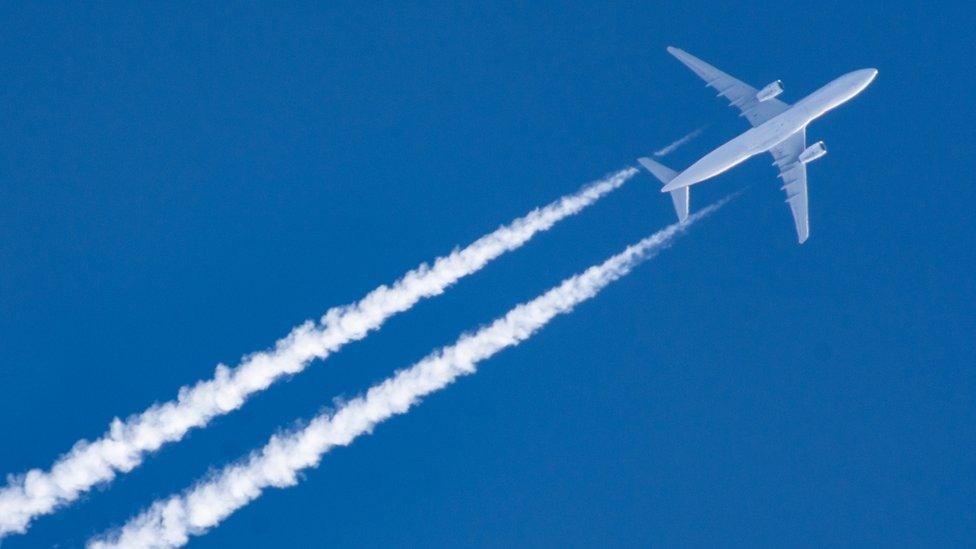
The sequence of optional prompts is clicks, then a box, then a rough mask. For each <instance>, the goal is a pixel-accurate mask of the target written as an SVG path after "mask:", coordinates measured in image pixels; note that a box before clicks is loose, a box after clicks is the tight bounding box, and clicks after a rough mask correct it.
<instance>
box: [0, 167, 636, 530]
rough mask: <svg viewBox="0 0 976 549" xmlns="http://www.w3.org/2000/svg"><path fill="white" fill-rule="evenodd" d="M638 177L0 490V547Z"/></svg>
mask: <svg viewBox="0 0 976 549" xmlns="http://www.w3.org/2000/svg"><path fill="white" fill-rule="evenodd" d="M636 173H637V170H636V169H634V168H627V169H624V170H621V171H619V172H617V173H615V174H612V175H609V176H607V177H606V178H605V179H603V180H600V181H597V182H594V183H591V184H589V185H586V186H584V187H583V188H582V189H580V190H579V191H578V192H576V193H575V194H571V195H567V196H564V197H562V198H560V199H559V200H557V201H555V202H553V203H551V204H549V205H547V206H545V207H542V208H538V209H535V210H533V211H532V212H530V213H528V214H527V215H525V216H524V217H521V218H519V219H516V220H515V221H513V222H511V223H510V224H508V225H504V226H502V227H500V228H498V229H497V230H495V231H494V232H492V233H490V234H488V235H486V236H483V237H481V238H480V239H478V240H477V241H475V242H474V243H472V244H470V245H469V246H468V247H466V248H464V249H462V250H457V249H455V250H454V251H453V252H452V253H451V254H449V255H447V256H443V257H439V258H437V260H436V261H434V263H433V266H428V265H427V264H426V263H424V264H421V265H420V266H419V267H417V268H416V269H414V270H412V271H410V272H408V273H407V274H405V275H404V276H403V277H402V278H401V279H400V280H398V281H396V282H395V283H394V284H393V285H392V286H385V285H383V286H380V287H378V288H376V289H375V290H373V291H372V292H370V293H369V294H367V295H366V296H365V297H364V298H363V299H361V300H360V301H358V302H356V303H353V304H351V305H345V306H341V307H335V308H333V309H331V310H329V311H328V312H327V313H326V314H325V315H324V316H323V317H322V318H321V319H320V322H319V323H318V324H316V323H314V322H312V321H306V322H305V323H303V324H301V325H300V326H298V327H296V328H294V329H293V330H292V331H291V333H290V334H288V335H287V336H286V337H285V338H283V339H281V340H279V341H278V342H277V343H276V344H275V346H274V348H273V349H270V350H267V351H262V352H259V353H256V354H252V355H249V356H245V357H244V358H243V359H242V361H241V364H240V365H238V366H237V367H235V368H228V367H227V366H224V365H223V364H221V365H219V366H217V369H216V371H215V373H214V377H213V378H211V379H208V380H203V381H199V382H197V383H196V384H195V385H193V386H185V387H182V388H181V389H180V391H179V395H178V397H177V398H176V399H175V400H171V401H169V402H166V403H164V404H155V405H153V406H151V407H150V408H148V409H146V410H145V411H143V412H141V413H139V414H135V415H132V416H130V417H129V418H128V419H126V420H124V421H123V420H120V419H118V418H116V419H115V420H113V421H112V423H111V425H110V427H109V430H108V432H106V433H105V434H103V435H102V436H101V438H99V439H97V440H95V441H94V442H88V441H86V440H81V441H79V442H77V443H76V444H75V445H74V447H72V449H71V450H70V451H69V452H68V453H66V454H65V455H63V456H61V457H60V458H58V460H57V461H56V462H55V463H54V465H53V466H52V467H51V469H49V470H47V471H43V470H40V469H32V470H30V471H28V472H27V473H26V474H22V475H17V476H9V477H8V485H7V486H5V487H4V488H3V489H2V490H0V539H2V538H3V537H4V536H6V535H8V534H11V533H15V532H16V533H23V532H25V531H26V530H27V528H28V527H29V525H30V522H31V520H33V519H34V518H35V517H37V516H39V515H44V514H48V513H52V512H53V511H54V510H55V509H57V508H58V507H59V506H62V505H66V504H68V503H70V502H72V501H74V500H76V499H78V498H79V497H81V495H82V494H84V493H85V492H86V491H88V490H90V489H91V488H92V487H93V486H95V485H98V484H102V483H106V482H109V481H111V480H112V479H114V478H115V476H116V474H117V473H119V472H123V473H124V472H128V471H131V470H132V469H134V468H135V467H137V466H138V465H139V464H140V463H142V461H143V459H144V458H145V456H146V454H147V453H149V452H153V451H155V450H157V449H159V448H160V447H161V446H162V445H164V444H166V443H168V442H174V441H177V440H180V439H181V438H183V436H184V435H185V434H186V433H187V432H188V431H190V430H191V429H193V428H196V427H203V426H205V425H206V424H207V423H208V422H210V420H212V419H213V418H215V417H217V416H221V415H223V414H227V413H229V412H231V411H233V410H236V409H238V408H240V407H241V406H242V405H243V404H244V402H245V401H246V400H247V398H248V397H250V396H251V395H253V394H254V393H257V392H259V391H262V390H264V389H266V388H267V387H268V386H270V385H271V384H272V383H273V382H274V381H276V380H278V379H280V378H282V377H283V376H286V375H291V374H295V373H298V372H300V371H302V370H303V369H305V367H306V366H307V365H308V364H309V362H310V361H312V360H313V359H322V358H325V357H326V356H328V355H329V354H330V353H333V352H335V351H336V350H338V349H339V348H340V347H342V346H343V345H344V344H346V343H348V342H350V341H355V340H358V339H362V338H363V337H365V336H366V334H367V333H369V332H370V331H372V330H375V329H377V328H379V327H380V326H381V325H382V324H383V322H385V321H386V320H387V319H388V318H390V317H391V316H393V315H394V314H396V313H400V312H403V311H406V310H407V309H409V308H410V307H412V306H413V305H414V304H415V303H417V302H418V301H420V300H421V299H423V298H426V297H431V296H435V295H438V294H440V293H442V292H443V291H444V290H445V289H446V288H448V287H449V286H450V285H452V284H454V283H455V282H457V281H458V279H460V278H462V277H464V276H467V275H470V274H472V273H474V272H476V271H478V270H479V269H481V268H482V267H484V266H485V265H486V264H487V263H488V262H489V261H491V260H493V259H495V258H497V257H499V256H500V255H502V254H504V253H505V252H509V251H512V250H515V249H516V248H518V247H520V246H522V245H523V244H525V243H526V242H528V241H529V240H530V239H531V238H532V237H533V236H534V235H536V234H537V233H539V232H541V231H545V230H548V229H549V228H551V227H552V226H553V225H555V224H556V223H557V222H558V221H560V220H562V219H564V218H566V217H568V216H571V215H573V214H576V213H578V212H579V211H581V210H582V209H584V208H586V207H587V206H589V205H591V204H593V203H594V202H596V201H597V200H599V199H600V198H601V197H603V196H604V195H606V194H607V193H609V192H611V191H613V190H615V189H617V188H618V187H620V186H621V185H623V184H624V183H625V182H626V181H627V180H628V179H630V178H631V177H633V176H634V174H636Z"/></svg>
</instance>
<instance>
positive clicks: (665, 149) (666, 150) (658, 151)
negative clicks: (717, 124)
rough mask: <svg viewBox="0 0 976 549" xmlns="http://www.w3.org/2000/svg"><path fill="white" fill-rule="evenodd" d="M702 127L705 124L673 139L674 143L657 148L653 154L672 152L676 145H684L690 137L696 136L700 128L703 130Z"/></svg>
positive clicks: (659, 154)
mask: <svg viewBox="0 0 976 549" xmlns="http://www.w3.org/2000/svg"><path fill="white" fill-rule="evenodd" d="M704 129H705V126H702V127H700V128H698V129H697V130H695V131H693V132H691V133H689V134H688V135H686V136H684V137H682V138H681V139H679V140H677V141H675V142H674V143H671V144H670V145H668V146H667V147H664V148H662V149H658V150H656V151H654V156H665V155H668V154H671V153H673V152H674V151H675V150H677V149H678V147H680V146H682V145H684V144H685V143H687V142H689V141H691V140H692V139H694V138H696V137H698V134H700V133H701V132H702V130H704Z"/></svg>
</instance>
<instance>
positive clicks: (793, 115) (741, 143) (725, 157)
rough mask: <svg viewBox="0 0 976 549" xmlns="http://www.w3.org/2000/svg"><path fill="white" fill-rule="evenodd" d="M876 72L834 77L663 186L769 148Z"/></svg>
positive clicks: (690, 180) (699, 177)
mask: <svg viewBox="0 0 976 549" xmlns="http://www.w3.org/2000/svg"><path fill="white" fill-rule="evenodd" d="M877 73H878V71H876V70H875V69H862V70H857V71H853V72H849V73H847V74H845V75H843V76H841V77H840V78H837V79H835V80H833V81H832V82H830V83H829V84H827V85H826V86H824V87H822V88H820V89H819V90H817V91H815V92H813V93H811V94H810V95H808V96H806V97H804V98H803V99H801V100H800V101H798V102H797V103H796V104H794V105H792V106H791V107H790V108H788V109H787V110H785V111H783V112H782V113H780V114H778V115H777V116H775V117H773V118H770V119H769V120H767V121H766V122H764V123H763V124H760V125H759V126H756V127H755V128H752V129H750V130H748V131H746V132H745V133H743V134H741V135H739V136H738V137H736V138H734V139H732V140H731V141H729V142H727V143H725V144H724V145H722V146H720V147H718V148H717V149H715V150H713V151H712V152H710V153H708V154H706V155H705V156H703V157H702V158H701V159H700V160H698V161H697V162H695V163H694V164H692V165H691V166H689V167H688V169H686V170H685V171H683V172H681V173H680V174H678V176H677V177H675V178H674V179H673V180H672V181H671V182H669V183H668V184H667V185H666V186H665V187H664V189H662V190H663V191H672V190H674V189H680V188H681V187H687V186H689V185H694V184H695V183H700V182H702V181H705V180H706V179H711V178H712V177H715V176H716V175H718V174H720V173H723V172H725V171H727V170H729V169H731V168H734V167H735V166H738V165H739V164H741V163H742V162H745V161H746V160H747V159H748V158H750V157H752V156H755V155H757V154H759V153H763V152H766V151H768V150H769V149H771V148H773V147H775V146H776V145H778V144H779V143H781V142H783V141H784V140H785V139H786V138H788V137H789V136H791V135H793V134H794V133H796V132H798V131H800V130H802V129H803V128H805V127H806V126H807V124H809V123H810V122H812V121H813V120H815V119H817V118H819V117H821V116H823V115H824V114H825V113H826V112H827V111H829V110H831V109H833V108H835V107H837V106H838V105H841V104H843V103H846V102H847V101H849V100H850V99H851V98H852V97H854V96H855V95H857V94H859V93H861V91H862V90H864V88H866V87H867V86H868V84H870V83H871V81H872V80H874V77H875V76H876V75H877Z"/></svg>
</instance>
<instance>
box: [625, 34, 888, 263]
mask: <svg viewBox="0 0 976 549" xmlns="http://www.w3.org/2000/svg"><path fill="white" fill-rule="evenodd" d="M668 53H670V54H671V55H673V56H675V57H677V58H678V60H679V61H681V62H682V63H684V64H685V65H687V66H688V68H690V69H691V70H692V71H694V73H695V74H697V75H698V76H700V77H701V78H702V79H703V80H704V81H705V84H706V85H707V86H710V87H712V88H715V89H716V90H718V95H720V96H724V97H725V98H726V99H728V100H729V101H731V106H733V107H737V108H738V109H739V110H740V111H742V113H741V114H740V116H745V117H746V119H747V120H748V121H749V123H750V124H752V129H750V130H748V131H746V132H745V133H743V134H741V135H739V136H738V137H736V138H735V139H732V140H731V141H729V142H728V143H726V144H724V145H722V146H721V147H719V148H717V149H715V150H713V151H712V152H710V153H708V154H706V155H705V156H703V157H702V158H701V159H700V160H698V161H697V162H695V163H694V164H692V165H691V166H689V167H688V168H687V169H686V170H685V171H683V172H681V173H677V172H675V171H674V170H671V169H670V168H667V167H665V166H663V165H661V164H660V163H658V162H655V161H653V160H651V159H650V158H641V159H639V160H638V161H639V162H640V163H641V165H643V166H644V167H645V168H647V170H648V171H650V172H651V173H652V174H654V176H655V177H657V178H658V179H660V180H661V182H662V183H664V188H663V189H661V192H670V193H671V199H672V200H673V201H674V208H675V210H676V211H677V212H678V219H680V220H682V221H683V220H684V219H685V218H686V217H687V216H688V190H689V187H690V186H691V185H694V184H695V183H700V182H702V181H705V180H706V179H711V178H712V177H715V176H716V175H718V174H720V173H722V172H724V171H726V170H729V169H731V168H733V167H735V166H738V165H739V164H741V163H742V162H744V161H745V160H746V159H748V158H750V157H752V156H755V155H757V154H759V153H762V152H766V151H769V153H770V154H772V155H773V158H774V159H775V162H773V165H774V166H776V167H778V168H779V177H780V179H782V180H783V187H782V189H783V190H784V191H786V202H787V203H788V204H789V205H790V210H791V211H792V212H793V221H794V223H795V224H796V235H797V238H798V240H799V241H800V244H803V242H805V241H806V239H807V237H808V236H810V221H809V217H808V214H807V168H806V164H807V163H808V162H812V161H814V160H816V159H818V158H820V157H821V156H823V155H825V154H827V148H826V147H824V144H823V141H819V142H817V143H814V144H813V145H810V146H809V147H807V132H806V129H807V124H809V123H810V122H812V121H813V120H815V119H816V118H819V117H820V116H823V115H824V113H826V112H827V111H829V110H831V109H833V108H835V107H837V106H838V105H841V104H842V103H846V102H847V101H848V100H850V99H851V98H852V97H854V96H855V95H857V94H859V93H861V91H863V90H864V88H866V87H867V86H868V84H870V83H871V81H872V80H874V77H875V76H877V74H878V71H877V70H876V69H861V70H857V71H854V72H849V73H847V74H845V75H844V76H841V77H840V78H838V79H836V80H834V81H833V82H831V83H829V84H827V85H826V86H824V87H822V88H820V89H819V90H817V91H815V92H813V93H811V94H810V95H808V96H806V97H804V98H803V99H801V100H800V101H798V102H797V103H796V104H794V105H790V104H788V103H784V102H782V101H780V100H779V99H776V96H778V95H779V94H781V93H783V85H782V82H780V81H779V80H777V81H775V82H772V83H771V84H769V85H767V86H766V87H765V88H763V89H761V90H758V91H757V90H756V89H755V88H753V87H752V86H750V85H748V84H746V83H744V82H741V81H739V80H736V79H735V78H733V77H731V76H729V75H727V74H725V73H724V72H722V71H720V70H718V69H716V68H715V67H713V66H711V65H709V64H708V63H706V62H704V61H702V60H701V59H698V58H697V57H695V56H693V55H691V54H689V53H687V52H684V51H682V50H679V49H678V48H673V47H669V48H668Z"/></svg>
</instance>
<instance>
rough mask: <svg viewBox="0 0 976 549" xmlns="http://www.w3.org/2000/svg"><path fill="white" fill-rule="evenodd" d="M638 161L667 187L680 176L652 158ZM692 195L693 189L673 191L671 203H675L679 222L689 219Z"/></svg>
mask: <svg viewBox="0 0 976 549" xmlns="http://www.w3.org/2000/svg"><path fill="white" fill-rule="evenodd" d="M637 161H638V162H640V165H641V166H644V167H645V168H647V171H649V172H651V174H652V175H653V176H654V177H656V178H658V180H659V181H661V183H663V184H665V185H667V184H668V182H670V181H671V180H672V179H674V178H675V177H676V176H677V175H678V172H676V171H674V170H672V169H671V168H669V167H667V166H665V165H664V164H661V163H660V162H655V161H654V160H651V159H650V158H638V159H637ZM690 194H691V187H681V188H680V189H675V190H673V191H671V201H672V202H674V211H675V212H676V213H677V214H678V221H684V220H685V219H686V218H687V217H688V209H689V202H690Z"/></svg>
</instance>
